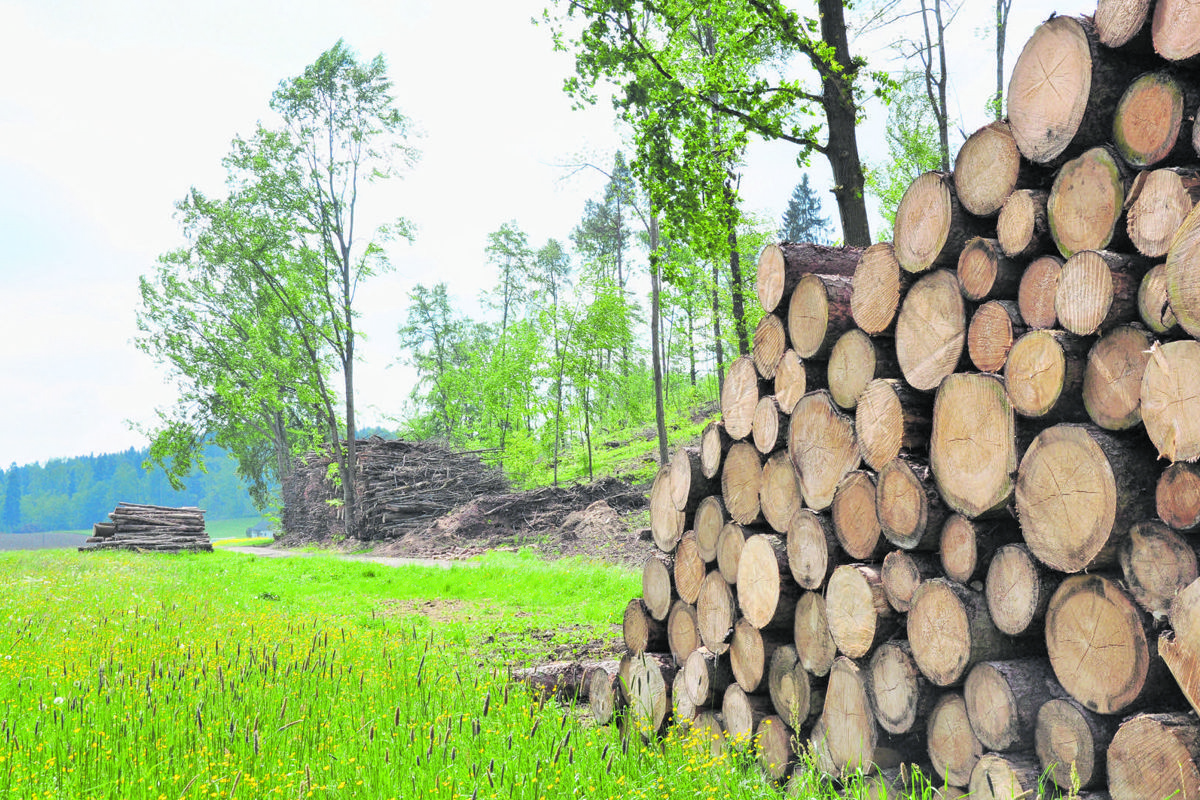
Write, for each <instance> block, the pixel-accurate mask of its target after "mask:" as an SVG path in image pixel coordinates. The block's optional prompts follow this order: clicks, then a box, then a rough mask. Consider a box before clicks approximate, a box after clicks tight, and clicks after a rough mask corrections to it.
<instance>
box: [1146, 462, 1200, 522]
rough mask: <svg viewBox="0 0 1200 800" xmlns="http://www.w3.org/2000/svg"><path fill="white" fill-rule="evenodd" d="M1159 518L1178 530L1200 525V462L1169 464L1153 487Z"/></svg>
mask: <svg viewBox="0 0 1200 800" xmlns="http://www.w3.org/2000/svg"><path fill="white" fill-rule="evenodd" d="M1154 505H1155V508H1156V509H1157V511H1158V518H1159V519H1161V520H1162V521H1163V522H1165V523H1167V524H1168V525H1170V526H1171V527H1172V528H1174V529H1175V530H1177V531H1194V530H1196V529H1197V528H1200V466H1198V465H1196V464H1190V463H1188V462H1186V461H1176V462H1175V463H1174V464H1169V465H1168V466H1167V468H1166V469H1164V470H1163V471H1162V475H1160V476H1159V477H1158V483H1157V484H1156V485H1155V488H1154Z"/></svg>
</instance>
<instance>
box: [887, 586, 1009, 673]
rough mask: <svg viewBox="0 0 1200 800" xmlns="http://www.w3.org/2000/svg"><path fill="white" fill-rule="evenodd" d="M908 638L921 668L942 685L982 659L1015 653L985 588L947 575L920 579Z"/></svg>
mask: <svg viewBox="0 0 1200 800" xmlns="http://www.w3.org/2000/svg"><path fill="white" fill-rule="evenodd" d="M908 641H909V642H910V643H911V644H912V651H913V659H914V660H915V661H916V662H917V666H918V667H919V668H920V669H921V673H922V674H923V675H925V677H927V678H929V680H930V681H931V682H932V683H933V684H935V685H937V686H953V685H956V684H958V683H959V682H961V681H962V680H963V679H964V678H965V677H966V674H967V672H968V671H969V670H970V669H971V667H972V666H974V665H975V664H978V663H979V662H980V661H996V660H1000V659H1004V658H1011V657H1013V656H1014V655H1015V654H1016V651H1017V645H1016V642H1015V640H1014V639H1012V638H1011V637H1008V636H1005V635H1004V634H1002V633H1001V632H1000V631H999V630H998V629H997V628H996V625H995V623H993V622H992V618H991V617H990V616H989V615H988V611H987V602H986V601H985V600H984V598H983V594H982V592H977V591H975V590H974V589H969V588H967V587H966V586H963V585H962V584H959V583H955V582H954V581H950V580H946V579H945V578H934V579H932V580H928V581H926V582H925V583H923V584H921V587H920V588H919V589H917V593H916V595H915V596H914V597H913V603H912V610H910V611H909V612H908Z"/></svg>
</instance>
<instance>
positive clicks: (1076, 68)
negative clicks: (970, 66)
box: [1008, 17, 1135, 164]
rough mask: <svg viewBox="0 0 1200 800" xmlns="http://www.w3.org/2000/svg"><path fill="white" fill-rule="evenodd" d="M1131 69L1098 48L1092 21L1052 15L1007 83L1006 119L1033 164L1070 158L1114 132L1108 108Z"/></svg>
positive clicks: (1116, 56) (1126, 82) (1121, 59)
mask: <svg viewBox="0 0 1200 800" xmlns="http://www.w3.org/2000/svg"><path fill="white" fill-rule="evenodd" d="M1134 72H1135V68H1134V67H1132V65H1129V64H1127V63H1125V60H1124V57H1123V56H1122V55H1121V54H1119V53H1117V52H1115V51H1112V50H1107V49H1104V48H1101V47H1100V46H1099V42H1098V41H1097V39H1096V36H1095V31H1094V29H1093V27H1092V24H1091V21H1090V20H1086V19H1076V18H1073V17H1052V18H1051V19H1049V20H1047V21H1046V22H1044V23H1042V25H1041V26H1039V27H1038V29H1037V30H1035V31H1034V32H1033V36H1031V37H1030V38H1029V41H1028V42H1026V43H1025V47H1024V49H1023V50H1022V51H1021V55H1020V56H1019V57H1018V58H1017V63H1016V64H1015V65H1013V72H1012V77H1011V78H1010V79H1009V83H1008V121H1009V125H1010V127H1011V129H1012V133H1013V138H1014V139H1015V140H1016V142H1017V147H1018V148H1020V150H1021V154H1022V155H1024V156H1025V157H1026V158H1028V159H1029V160H1030V161H1032V162H1034V163H1035V164H1054V163H1060V162H1061V161H1062V160H1064V159H1067V158H1071V157H1073V156H1074V155H1076V154H1077V153H1080V152H1082V151H1084V150H1086V149H1087V148H1088V147H1091V146H1092V145H1096V144H1099V143H1101V142H1103V141H1105V140H1107V139H1108V138H1109V136H1111V134H1112V127H1111V125H1112V122H1111V120H1112V116H1111V114H1112V109H1113V108H1114V107H1115V106H1116V102H1117V100H1118V98H1119V97H1120V96H1121V93H1122V92H1123V91H1124V90H1125V87H1126V86H1128V85H1129V80H1130V78H1132V77H1133V75H1134Z"/></svg>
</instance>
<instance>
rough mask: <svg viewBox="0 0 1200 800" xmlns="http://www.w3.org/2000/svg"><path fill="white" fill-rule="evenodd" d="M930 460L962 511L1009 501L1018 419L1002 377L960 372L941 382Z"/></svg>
mask: <svg viewBox="0 0 1200 800" xmlns="http://www.w3.org/2000/svg"><path fill="white" fill-rule="evenodd" d="M1010 360H1011V355H1010ZM929 466H930V468H931V469H932V470H933V476H934V479H935V480H936V481H937V485H938V491H939V492H941V495H942V499H943V500H944V501H945V502H946V505H947V506H949V507H950V508H952V509H953V510H955V511H957V512H959V513H960V514H962V515H963V516H966V517H968V518H975V517H978V516H982V515H985V514H988V513H991V512H994V511H997V510H999V509H1002V508H1003V507H1004V506H1005V505H1006V504H1007V503H1008V500H1009V498H1010V497H1011V496H1012V493H1013V489H1014V485H1015V482H1014V480H1013V473H1014V472H1016V468H1017V441H1016V422H1015V419H1014V416H1013V409H1012V405H1011V403H1010V401H1009V399H1008V394H1007V393H1006V392H1005V390H1004V382H1003V381H1002V380H1001V379H1000V378H998V377H996V376H994V375H986V374H980V375H972V374H956V375H951V376H949V377H947V378H946V380H945V381H943V382H942V384H941V386H940V387H939V389H938V392H937V397H936V399H935V400H934V404H933V432H932V433H931V434H930V437H929Z"/></svg>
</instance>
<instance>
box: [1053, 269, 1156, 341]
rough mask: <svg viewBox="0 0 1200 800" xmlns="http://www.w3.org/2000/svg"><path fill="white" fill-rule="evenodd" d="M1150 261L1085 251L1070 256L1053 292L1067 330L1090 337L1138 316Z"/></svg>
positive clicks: (1060, 321)
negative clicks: (1141, 289) (1140, 289)
mask: <svg viewBox="0 0 1200 800" xmlns="http://www.w3.org/2000/svg"><path fill="white" fill-rule="evenodd" d="M1147 266H1148V265H1147V264H1146V263H1145V262H1143V261H1141V260H1139V259H1137V258H1135V257H1133V256H1129V255H1123V254H1119V253H1109V252H1104V251H1096V250H1084V251H1080V252H1078V253H1076V254H1075V255H1073V256H1071V257H1070V258H1069V259H1067V263H1065V264H1063V268H1062V274H1061V275H1060V276H1059V279H1058V290H1057V292H1056V293H1055V295H1054V313H1055V314H1056V315H1057V316H1058V321H1059V324H1061V325H1062V326H1063V328H1064V329H1066V330H1068V331H1070V332H1071V333H1074V334H1075V335H1077V336H1089V335H1091V334H1093V333H1097V332H1099V331H1102V330H1107V329H1109V328H1111V327H1113V326H1114V325H1119V324H1121V323H1123V322H1132V321H1133V320H1136V319H1137V318H1138V304H1137V296H1138V289H1139V288H1140V287H1141V284H1142V275H1143V274H1145V272H1146V268H1147Z"/></svg>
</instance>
